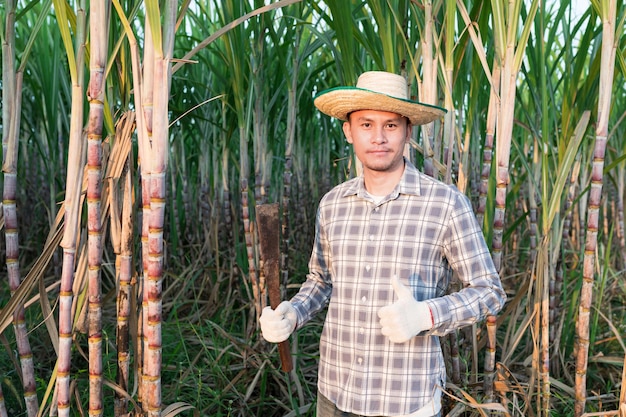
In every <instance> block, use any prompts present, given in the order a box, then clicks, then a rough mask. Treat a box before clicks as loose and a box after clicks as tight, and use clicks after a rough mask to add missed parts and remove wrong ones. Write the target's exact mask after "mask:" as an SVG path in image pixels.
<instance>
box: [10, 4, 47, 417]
mask: <svg viewBox="0 0 626 417" xmlns="http://www.w3.org/2000/svg"><path fill="white" fill-rule="evenodd" d="M6 7H7V10H8V13H7V15H6V37H5V38H4V42H3V44H2V63H3V70H2V85H3V100H2V101H3V103H4V106H3V110H2V116H3V118H2V122H3V130H2V132H3V135H2V149H3V153H2V155H3V166H2V170H3V172H4V184H3V192H2V200H3V201H2V210H3V214H4V230H5V241H6V249H5V251H6V253H5V256H6V265H7V278H8V282H9V289H10V291H11V295H13V294H14V293H15V291H17V289H18V287H19V286H20V284H21V282H22V278H21V273H20V266H19V236H18V219H17V207H16V192H17V159H18V149H19V143H18V142H19V139H18V138H19V130H20V114H21V107H22V106H21V104H22V80H23V72H22V71H17V72H16V70H15V27H14V23H15V2H14V1H12V0H10V1H9V2H7V5H6ZM13 329H14V332H15V340H16V344H17V353H18V355H19V359H20V367H21V370H22V372H21V376H22V387H23V389H24V402H25V404H26V411H27V415H28V416H29V417H34V416H36V415H37V412H38V411H39V401H38V399H37V391H36V383H35V370H34V364H33V355H32V351H31V348H30V342H29V340H28V327H27V325H26V320H25V310H24V305H23V304H22V303H20V304H18V305H17V306H16V308H15V310H14V311H13ZM3 404H4V403H3ZM2 408H3V407H2ZM5 413H6V410H5Z"/></svg>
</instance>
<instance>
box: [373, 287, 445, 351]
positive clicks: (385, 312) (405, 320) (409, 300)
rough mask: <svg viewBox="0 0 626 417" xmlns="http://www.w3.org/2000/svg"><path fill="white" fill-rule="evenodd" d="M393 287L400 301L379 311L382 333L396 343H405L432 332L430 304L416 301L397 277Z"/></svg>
mask: <svg viewBox="0 0 626 417" xmlns="http://www.w3.org/2000/svg"><path fill="white" fill-rule="evenodd" d="M391 286H392V287H393V290H394V292H395V294H396V295H397V296H398V300H397V301H396V302H395V303H393V304H390V305H388V306H385V307H383V308H381V309H380V310H378V317H379V318H380V325H381V326H382V329H381V330H382V333H383V334H384V335H385V336H387V337H388V338H389V340H391V341H392V342H394V343H404V342H406V341H407V340H409V339H411V338H412V337H413V336H415V335H417V334H418V333H420V332H422V331H424V330H430V329H431V328H432V327H433V319H432V315H431V311H430V307H428V304H426V303H425V302H422V301H416V300H415V298H413V294H412V293H411V290H410V289H409V288H408V287H407V286H405V285H404V284H402V283H401V282H400V279H399V278H398V276H397V275H394V276H393V278H392V279H391Z"/></svg>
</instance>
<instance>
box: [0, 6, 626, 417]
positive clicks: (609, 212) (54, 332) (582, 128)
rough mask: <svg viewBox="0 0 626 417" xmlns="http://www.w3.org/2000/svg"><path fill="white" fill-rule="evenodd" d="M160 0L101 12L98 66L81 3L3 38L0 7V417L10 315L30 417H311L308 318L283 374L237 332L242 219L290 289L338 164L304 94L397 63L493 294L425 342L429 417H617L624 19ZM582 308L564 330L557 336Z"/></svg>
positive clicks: (253, 328)
mask: <svg viewBox="0 0 626 417" xmlns="http://www.w3.org/2000/svg"><path fill="white" fill-rule="evenodd" d="M104 3H106V2H104ZM158 3H159V2H154V1H147V2H145V3H144V2H141V1H133V0H130V1H124V2H120V1H118V0H114V1H113V2H112V6H113V8H112V9H111V14H110V17H109V18H107V19H103V20H102V22H101V23H105V24H106V25H107V26H106V27H107V29H106V30H108V38H107V46H106V55H105V56H106V59H105V60H103V59H102V56H101V55H100V54H98V53H97V50H96V49H94V47H95V42H96V40H95V38H93V37H92V36H90V37H87V33H88V32H87V29H88V28H89V25H87V22H86V16H87V15H86V13H88V12H89V10H88V9H87V8H86V7H88V6H89V5H87V4H83V2H81V1H71V2H68V3H65V2H58V1H55V3H54V9H52V8H51V6H50V5H51V2H44V3H43V4H39V3H38V2H17V3H16V12H15V15H14V16H15V25H13V26H14V29H15V40H14V41H12V40H11V38H10V37H9V33H10V31H9V29H10V28H9V27H10V26H11V25H10V24H8V23H7V22H10V21H11V19H12V15H11V14H10V10H11V9H10V7H9V2H4V3H2V5H1V6H0V11H1V12H0V13H1V17H2V19H1V21H2V22H3V23H2V24H3V25H4V26H3V28H2V29H3V30H2V36H3V38H2V41H3V59H5V61H3V72H4V71H5V70H7V69H8V66H7V64H5V62H9V61H8V60H9V58H10V56H9V55H8V51H5V48H4V45H5V44H9V43H14V45H15V53H16V57H15V60H16V62H15V64H16V68H21V69H22V70H23V74H24V79H23V86H22V96H21V98H22V111H21V114H20V115H21V123H20V129H19V132H17V136H16V143H17V147H18V149H19V153H20V158H19V160H17V159H15V161H16V164H15V178H16V190H17V192H16V195H15V198H14V201H15V207H16V212H17V213H18V214H19V215H20V218H21V219H22V220H21V221H20V222H19V224H18V225H17V228H16V229H17V231H18V232H19V234H20V252H19V257H17V258H15V259H16V260H17V261H16V262H19V266H20V268H21V269H22V270H23V271H24V274H23V275H24V277H23V279H22V284H21V285H20V286H19V287H18V288H13V289H12V288H10V287H9V286H8V284H7V283H8V280H6V279H3V280H1V281H0V282H2V286H1V287H0V309H1V310H0V334H1V339H0V340H1V341H2V343H3V348H4V349H3V350H2V353H1V354H0V369H2V372H0V388H1V392H2V394H3V395H4V406H5V408H6V413H7V414H8V415H12V416H13V415H15V416H20V415H28V412H27V411H26V408H27V406H26V401H25V399H24V397H25V396H27V395H26V391H28V390H25V389H24V388H23V386H24V384H23V381H22V375H23V373H22V371H21V366H20V365H19V362H18V361H16V360H15V359H14V355H13V351H17V350H18V349H17V341H16V339H15V336H14V334H13V333H12V332H10V331H8V330H7V329H8V328H10V324H11V322H12V318H13V313H14V312H16V311H18V309H19V306H20V305H24V307H25V310H24V323H25V324H27V326H28V328H29V329H30V330H29V340H30V341H31V351H32V359H33V365H34V374H35V376H36V379H35V381H36V397H35V398H36V399H37V400H38V402H39V404H40V405H38V406H37V408H39V412H40V414H50V413H53V412H54V409H55V408H56V407H57V403H58V405H59V413H61V414H62V413H65V414H66V415H81V414H82V415H84V414H85V413H87V411H86V410H87V409H88V408H89V406H88V403H92V401H90V400H89V397H90V394H89V386H90V379H94V380H96V381H101V384H102V387H101V389H102V398H103V401H102V404H101V405H102V407H101V409H102V410H103V414H104V415H124V414H125V413H129V412H131V413H132V412H134V413H138V414H139V413H145V414H151V415H159V414H165V415H175V414H182V415H215V416H220V415H221V416H227V415H228V416H235V415H237V416H250V415H268V416H287V415H289V416H297V415H302V416H304V415H312V414H313V413H314V410H315V407H314V405H315V404H314V402H315V395H316V394H315V391H316V369H317V359H318V351H317V344H318V340H319V335H320V332H321V323H322V319H323V318H322V317H319V318H316V319H315V320H314V322H313V323H310V324H309V325H308V326H306V327H305V328H303V329H301V330H299V331H298V332H297V333H296V334H295V335H294V336H293V337H292V339H291V342H292V343H291V345H292V354H293V356H294V358H295V363H296V367H295V369H294V371H292V372H291V373H289V374H284V373H282V372H281V371H280V370H279V361H278V357H277V351H276V349H275V347H274V346H273V345H268V344H267V343H265V342H263V341H262V339H261V338H260V337H259V334H258V328H257V322H256V317H257V315H258V312H259V309H260V308H261V307H262V306H263V305H265V303H266V302H267V300H266V295H265V291H264V283H263V277H262V275H261V274H260V271H261V269H260V268H259V266H258V265H259V259H258V257H259V255H258V248H257V245H258V239H257V236H256V233H257V232H256V226H255V213H254V207H255V205H256V204H262V203H264V202H280V203H282V206H281V207H282V210H281V214H282V221H283V226H282V230H283V233H284V235H283V238H284V244H283V246H282V247H283V256H284V259H283V264H282V265H283V276H282V279H283V284H284V288H283V293H284V297H285V298H288V297H290V296H291V295H292V294H293V293H294V292H295V291H296V290H297V288H298V286H299V284H300V283H301V282H302V281H303V279H304V275H305V273H306V269H307V261H308V256H309V253H310V245H311V242H312V239H313V233H314V230H313V225H314V217H315V208H316V205H317V202H318V201H319V198H320V197H321V196H322V195H323V193H324V192H325V191H326V190H328V189H329V188H330V187H332V186H333V185H334V184H337V183H339V182H340V181H343V180H344V179H346V178H349V177H351V176H353V175H355V174H356V173H357V171H358V165H357V164H356V161H354V156H353V154H352V152H351V149H350V147H349V146H348V145H347V144H346V142H345V140H344V138H343V137H342V135H341V129H340V123H339V122H338V121H336V120H331V119H329V118H328V117H326V116H323V115H321V114H320V113H319V112H318V111H317V110H315V108H314V107H313V105H312V96H313V95H314V94H315V93H316V92H319V91H320V90H322V89H325V88H329V87H333V86H336V85H339V84H353V83H354V82H355V81H356V78H357V76H358V74H359V73H360V72H362V71H363V70H370V69H386V70H389V71H393V72H398V73H404V74H405V75H406V76H407V78H408V80H409V83H410V88H411V94H412V96H414V97H415V98H419V99H421V100H424V101H428V102H432V103H433V104H437V105H441V106H445V107H446V108H447V109H448V110H449V112H448V115H447V116H446V118H445V119H443V120H441V121H438V122H436V123H435V124H433V125H432V126H430V127H428V128H425V129H424V130H420V131H419V132H417V130H416V135H415V137H414V138H413V140H412V141H411V148H410V149H409V150H408V152H407V155H409V157H410V158H412V159H413V160H414V161H415V162H416V164H417V165H418V166H419V167H420V168H421V169H423V170H424V171H426V172H430V173H431V175H434V176H436V177H438V178H440V179H441V180H443V181H445V182H448V183H451V184H455V185H456V186H457V187H459V188H460V189H461V190H463V191H464V192H465V193H466V194H467V195H468V196H469V197H470V199H471V201H472V202H473V203H474V207H475V210H476V213H477V216H478V217H479V219H480V222H481V224H482V225H483V230H484V233H485V236H486V239H487V241H488V242H490V245H491V246H492V250H493V254H494V258H495V259H496V261H497V263H498V265H499V270H500V275H501V278H502V282H503V285H504V286H505V288H506V291H507V293H508V295H509V302H508V303H507V305H506V306H505V309H504V310H503V311H502V312H501V314H500V315H499V316H498V317H497V318H492V320H491V321H489V323H487V324H488V325H484V324H483V325H479V326H476V327H475V328H470V329H465V330H464V331H460V332H458V333H456V334H454V335H452V336H451V337H450V338H446V339H445V340H444V348H445V352H446V360H447V361H448V371H449V380H450V383H449V384H448V387H447V390H446V392H447V393H448V394H449V395H448V396H446V397H445V400H444V407H445V411H446V412H450V413H451V415H463V414H465V415H482V414H481V413H486V412H489V411H491V412H494V413H497V412H500V413H502V410H506V413H508V414H509V415H513V416H522V415H524V416H534V415H548V414H551V415H559V416H560V415H563V416H570V415H571V416H574V415H576V416H579V415H582V414H584V413H593V412H598V413H605V414H606V413H610V412H616V410H618V409H619V407H620V404H622V405H623V404H624V401H625V400H624V394H623V393H620V384H621V386H622V387H623V386H624V385H626V383H625V381H624V379H623V376H622V374H623V366H624V357H625V353H626V351H625V348H624V346H625V345H624V340H623V339H624V338H623V334H624V332H625V331H626V328H625V327H624V323H626V311H625V309H624V302H625V301H626V300H625V296H624V293H626V287H624V279H623V270H624V265H625V264H626V261H625V259H626V248H625V246H626V245H625V244H624V242H625V241H626V238H624V229H623V223H622V222H620V219H623V198H624V187H623V181H624V175H625V174H624V172H625V171H624V167H625V163H626V162H625V161H626V157H625V156H624V152H625V148H624V146H623V145H622V141H621V139H620V138H622V137H623V136H624V133H625V126H626V124H625V123H624V120H625V119H626V116H625V115H626V92H625V91H624V89H623V88H621V86H623V84H624V78H625V77H624V75H625V73H626V64H625V59H624V54H623V51H624V49H625V43H626V39H624V34H623V28H624V19H625V17H624V16H625V15H626V11H625V8H624V6H623V5H622V4H617V3H616V2H613V3H610V2H609V1H606V2H594V3H593V5H590V6H589V7H588V8H587V9H586V10H585V11H584V13H583V14H582V15H580V16H575V15H573V14H572V10H573V7H572V6H573V5H574V2H568V1H564V2H559V3H558V4H555V5H553V6H550V5H548V4H545V5H544V4H543V3H542V2H521V1H513V2H501V1H497V2H485V1H474V2H454V1H451V0H446V1H441V0H440V1H434V2H430V1H421V0H420V1H417V0H415V1H405V0H394V1H391V0H385V1H382V0H368V1H364V2H352V1H343V0H338V1H325V2H318V1H313V2H301V1H296V0H283V1H280V2H272V3H270V4H267V5H266V4H265V2H261V1H218V0H201V1H195V2H182V3H181V4H177V3H178V2H166V3H163V4H161V5H160V6H161V7H165V8H159V7H158V6H159V4H158ZM161 3H162V2H161ZM605 3H606V4H605ZM609 6H610V7H609ZM91 7H93V5H91ZM176 7H179V9H176ZM509 7H510V8H509ZM611 7H615V9H614V11H613V9H612V8H611ZM93 10H94V11H95V9H93ZM53 11H54V13H55V14H52V13H53ZM7 18H8V20H7ZM89 20H90V21H91V22H92V25H93V22H94V21H95V20H97V18H96V17H95V16H92V17H91V18H90V19H89ZM607 27H608V28H609V29H607ZM31 28H35V30H31ZM91 28H92V29H95V26H91ZM610 28H613V36H614V37H613V38H612V39H611V38H604V37H605V36H608V35H607V32H610ZM31 39H32V42H31V41H30V40H31ZM609 46H610V48H612V51H613V53H615V58H614V63H610V62H611V61H610V57H609V58H608V59H609V61H607V58H606V54H607V52H606V49H607V48H609ZM23 51H24V52H23ZM26 51H32V52H31V53H26ZM603 51H604V52H603ZM83 54H84V55H83ZM603 54H604V55H603ZM603 56H605V57H604V58H603ZM98 57H99V58H98ZM607 62H609V63H607ZM88 65H89V66H88ZM170 66H171V78H170ZM96 68H98V70H96ZM103 68H104V69H103ZM88 69H91V70H92V71H94V72H95V73H98V71H103V72H102V74H103V76H104V78H103V80H102V82H103V84H104V85H106V88H105V89H104V90H103V92H102V94H103V96H100V98H98V100H97V101H98V103H96V102H93V103H92V105H94V106H95V105H97V106H99V105H100V103H103V104H102V105H103V113H102V114H103V115H102V116H101V118H102V119H103V124H102V126H103V127H102V129H103V130H102V136H101V138H102V142H101V143H96V141H95V140H94V139H96V138H95V136H94V134H95V133H93V132H95V131H93V132H92V134H91V136H90V137H91V141H90V142H91V143H90V146H93V147H94V149H99V150H100V151H101V155H102V161H101V162H102V165H101V172H100V174H98V175H101V176H102V186H103V188H102V193H101V195H100V198H98V195H97V193H95V194H94V193H91V192H88V201H84V200H83V199H82V197H83V195H84V194H83V193H84V192H85V191H86V190H87V188H85V186H86V184H83V181H82V176H83V167H84V164H85V162H84V161H85V159H84V155H85V152H84V150H83V148H82V146H83V144H85V145H86V144H87V142H86V140H87V138H86V136H85V135H84V133H85V132H87V130H86V129H87V126H88V125H87V114H88V113H87V110H88V107H87V104H88V102H86V101H85V99H86V98H87V97H89V98H91V99H94V98H95V97H94V95H95V94H94V93H90V95H89V96H87V88H86V87H87V83H86V82H87V77H86V74H87V73H86V72H85V71H86V70H88ZM609 70H611V71H614V73H613V74H612V75H611V74H608V73H606V71H609ZM10 87H11V83H9V82H8V81H5V80H4V79H3V82H2V89H3V94H9V92H10V90H9V88H10ZM5 103H7V101H6V100H5V99H3V112H6V111H8V107H7V106H6V104H5ZM97 106H96V107H97ZM94 110H95V109H94ZM5 120H6V119H3V125H2V128H3V138H4V137H5V135H6V134H8V132H9V131H8V130H7V128H8V127H9V126H8V124H7V122H6V121H5ZM96 136H97V135H96ZM598 137H599V138H601V142H602V144H603V145H606V146H605V148H604V152H599V151H598V149H596V147H595V143H598V139H597V138H598ZM604 138H605V139H604ZM8 152H9V151H8V150H7V149H4V150H3V157H4V158H6V157H7V156H8V155H9V154H8ZM600 153H602V154H603V155H602V158H600V156H601V155H600ZM135 155H136V157H135ZM600 160H602V163H600ZM594 161H595V162H594ZM594 163H595V165H594ZM96 165H97V164H94V163H90V167H91V169H92V170H93V168H94V167H95V166H96ZM594 166H595V169H594ZM92 174H95V171H93V172H92ZM5 175H6V173H5ZM600 178H602V182H601V183H600V182H599V179H600ZM3 183H4V185H5V186H6V185H7V180H6V179H3ZM592 184H593V185H592ZM600 184H601V186H599V185H600ZM591 190H593V192H591ZM96 200H100V204H101V213H102V219H101V220H102V224H101V225H100V228H101V229H103V228H107V227H108V228H109V230H108V233H102V235H101V253H102V258H101V263H100V264H99V265H98V264H97V263H94V264H92V265H91V268H88V267H87V265H88V262H87V260H88V258H87V257H86V255H87V247H86V242H87V241H88V239H91V238H93V237H94V233H96V234H97V232H98V231H97V229H98V227H95V228H94V225H95V223H93V222H87V219H88V217H89V216H86V215H83V211H84V212H85V213H86V212H87V207H92V206H93V205H96V204H98V201H96ZM6 204H7V201H5V205H6ZM5 208H6V207H5ZM589 210H595V211H594V212H593V213H594V216H597V218H596V217H593V218H591V217H589V216H588V215H587V213H588V211H589ZM590 218H591V220H592V221H590V220H588V219H590ZM8 219H9V217H8V216H6V215H5V218H4V220H5V223H4V225H5V226H4V227H5V229H6V230H5V231H6V232H9V228H10V227H9V222H8V221H7V220H8ZM590 226H591V227H592V228H594V227H595V228H594V229H592V230H594V232H593V233H594V235H593V236H592V237H591V239H590V238H589V237H588V236H587V235H586V231H587V230H590V229H589V227H590ZM596 226H597V227H596ZM591 241H594V242H596V244H597V245H596V246H595V249H594V250H593V251H591V250H590V246H589V244H590V243H591ZM61 248H62V249H61ZM2 250H3V253H5V254H6V257H7V260H8V259H9V257H10V252H9V250H8V245H7V246H6V247H3V248H2ZM11 256H12V255H11ZM592 258H593V259H592ZM89 259H90V260H93V256H90V257H89ZM98 266H99V274H100V278H101V283H100V284H101V291H102V292H101V298H100V299H101V307H102V310H101V311H102V328H101V335H102V339H101V340H102V345H101V349H100V350H101V353H97V352H98V350H99V349H97V348H96V346H93V348H94V349H93V353H90V355H92V354H93V355H96V356H100V355H101V359H102V362H101V363H102V367H101V369H100V370H98V372H91V373H90V371H89V370H90V367H91V366H94V365H93V364H94V363H95V361H93V360H91V359H88V356H89V355H88V354H87V352H88V348H89V346H90V344H93V342H94V335H96V334H97V329H96V328H93V329H92V330H91V332H92V336H89V333H88V330H87V329H88V328H87V327H86V326H84V323H85V320H84V318H85V317H86V316H85V314H86V312H87V306H88V303H87V299H88V292H87V291H88V286H87V283H88V281H87V279H86V276H87V275H88V271H89V269H91V271H92V274H93V273H94V271H96V269H97V268H95V267H98ZM5 275H7V276H8V273H6V274H5ZM581 276H584V282H585V284H584V285H583V281H581ZM591 295H592V296H591ZM95 298H96V299H97V298H98V297H95ZM96 299H94V303H95V304H97V302H96V301H97V300H96ZM95 304H92V305H94V306H95ZM579 305H580V306H582V307H581V308H582V310H581V311H582V313H583V314H581V312H579ZM587 314H588V315H587ZM581 317H582V318H585V317H588V320H589V324H588V329H589V333H588V334H585V332H584V329H585V327H586V326H585V325H583V326H579V327H578V330H576V329H575V326H574V325H573V323H576V322H577V321H578V320H579V319H580V318H581ZM50 346H54V347H55V348H56V347H57V346H58V348H59V353H58V356H57V353H56V351H55V350H54V348H51V347H50ZM89 350H92V349H89ZM486 352H488V353H486ZM577 364H578V365H577ZM583 380H584V381H583ZM57 382H58V389H57V390H56V392H55V384H56V383H57ZM97 383H98V384H99V383H100V382H97ZM96 391H97V390H96ZM99 395H100V394H94V396H93V397H92V400H93V402H94V405H93V406H92V408H93V412H94V413H97V412H98V410H99V408H98V405H97V404H96V403H97V401H96V400H97V398H98V396H99ZM620 395H621V400H620ZM0 398H2V397H0ZM113 398H115V401H113V400H111V401H109V399H113ZM0 405H2V402H0ZM1 413H2V408H1V407H0V415H2V414H1Z"/></svg>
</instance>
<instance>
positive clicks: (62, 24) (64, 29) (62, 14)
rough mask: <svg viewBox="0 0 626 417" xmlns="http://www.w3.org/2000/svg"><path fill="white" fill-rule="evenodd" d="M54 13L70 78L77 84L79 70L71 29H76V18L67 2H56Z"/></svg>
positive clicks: (58, 0) (63, 0)
mask: <svg viewBox="0 0 626 417" xmlns="http://www.w3.org/2000/svg"><path fill="white" fill-rule="evenodd" d="M54 12H55V14H56V16H57V22H58V25H59V32H60V33H61V39H62V40H63V45H64V46H65V53H66V54H67V61H68V64H69V70H70V78H71V79H72V84H76V83H77V82H78V72H77V71H78V69H77V68H76V56H75V55H74V45H73V43H72V35H71V34H70V27H71V26H73V27H76V16H75V15H74V13H73V10H72V9H71V7H70V5H69V4H68V3H67V1H65V0H54ZM72 23H73V24H72Z"/></svg>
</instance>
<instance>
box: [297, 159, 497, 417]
mask: <svg viewBox="0 0 626 417" xmlns="http://www.w3.org/2000/svg"><path fill="white" fill-rule="evenodd" d="M450 268H452V270H454V271H455V272H456V275H457V276H458V278H459V279H460V281H461V282H462V283H463V287H464V288H463V289H462V290H460V291H458V292H455V293H452V294H449V295H446V294H445V292H446V288H447V286H448V282H449V277H450V275H451V274H450ZM394 274H397V275H398V277H399V278H400V280H401V281H402V282H403V283H404V284H405V285H408V286H410V288H412V290H413V295H414V297H415V299H417V300H418V301H426V302H427V303H428V305H429V307H430V309H431V311H432V315H433V321H434V328H433V329H432V330H430V331H428V332H424V333H422V334H420V335H418V336H416V337H413V338H412V339H411V340H409V341H408V342H406V343H399V344H397V343H392V342H390V341H389V340H388V339H387V338H386V337H385V336H383V335H382V333H381V330H380V329H381V327H380V323H379V319H378V316H377V312H378V310H379V309H380V308H381V307H383V306H386V305H388V304H391V303H393V302H394V301H395V294H394V291H393V288H392V286H391V283H390V278H391V277H392V275H394ZM505 300H506V295H505V293H504V291H503V289H502V286H501V284H500V279H499V276H498V274H497V272H496V270H495V267H494V265H493V262H492V259H491V256H490V253H489V251H488V248H487V246H486V244H485V241H484V238H483V235H482V232H481V230H480V228H479V226H478V224H477V222H476V218H475V216H474V213H473V211H472V208H471V205H470V203H469V200H468V199H467V197H466V196H465V195H463V194H462V193H461V192H459V191H458V189H456V188H455V187H452V186H448V185H445V184H443V183H442V182H439V181H436V180H434V179H433V178H431V177H428V176H426V175H424V174H422V173H421V172H419V171H418V170H417V169H416V168H415V167H414V166H413V165H412V164H411V163H410V162H408V161H406V162H405V171H404V174H403V176H402V178H401V180H400V182H399V183H398V185H397V186H396V188H395V190H394V191H393V192H392V193H391V194H389V195H388V196H386V197H385V198H383V199H382V200H381V201H380V203H378V204H375V203H374V201H373V199H372V198H371V197H369V195H368V194H367V192H366V190H365V187H364V183H363V178H362V177H358V178H354V179H352V180H349V181H347V182H345V183H343V184H340V185H338V186H337V187H335V188H333V189H332V190H331V191H330V192H329V193H328V194H326V195H325V196H324V197H323V198H322V200H321V201H320V204H319V208H318V212H317V219H316V237H315V243H314V246H313V251H312V254H311V259H310V262H309V274H308V275H307V279H306V281H305V282H304V283H303V284H302V287H301V288H300V291H299V292H298V294H296V295H295V296H294V297H293V298H292V300H291V302H292V304H293V305H294V307H295V309H296V312H297V314H298V327H301V326H302V325H304V324H305V323H306V322H307V321H309V320H310V319H311V318H312V317H313V316H314V315H315V314H316V313H318V312H319V311H320V310H321V309H323V308H324V307H325V306H326V305H327V304H328V312H327V315H326V319H325V320H326V321H325V324H324V329H323V331H322V336H321V340H320V363H319V369H318V373H319V375H318V389H319V390H320V393H321V394H322V395H324V396H325V397H327V398H328V399H330V400H331V401H332V402H334V403H335V404H336V405H337V407H338V408H339V409H341V410H343V411H348V412H352V413H355V414H361V415H386V416H394V415H406V414H410V413H412V412H415V411H416V410H419V409H420V408H422V407H423V406H424V405H425V404H427V403H428V402H429V401H432V399H433V395H434V391H435V389H436V387H437V386H440V387H443V386H444V383H445V379H446V370H445V364H444V360H443V354H442V351H441V347H440V344H439V337H438V336H442V335H444V334H446V333H448V332H451V331H453V330H455V329H458V328H460V327H462V326H467V325H469V324H472V323H475V322H477V321H479V320H482V319H483V318H485V317H486V316H487V315H489V314H496V313H497V312H498V311H499V310H500V309H501V308H502V306H503V304H504V302H505ZM407 320H430V318H428V317H407ZM436 411H438V410H434V412H436ZM434 412H433V414H434Z"/></svg>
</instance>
